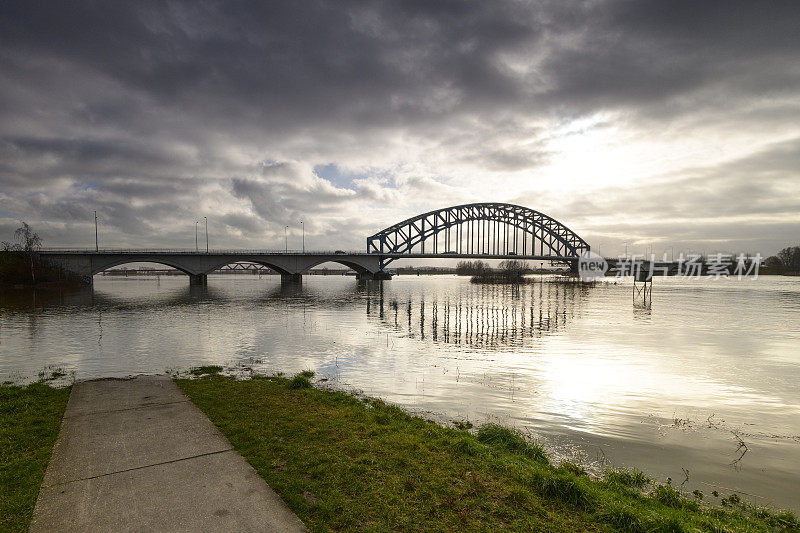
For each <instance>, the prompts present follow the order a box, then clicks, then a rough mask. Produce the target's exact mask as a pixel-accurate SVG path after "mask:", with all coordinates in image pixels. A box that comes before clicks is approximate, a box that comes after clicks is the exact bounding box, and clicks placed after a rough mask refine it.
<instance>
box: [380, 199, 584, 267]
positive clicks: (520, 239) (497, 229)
mask: <svg viewBox="0 0 800 533" xmlns="http://www.w3.org/2000/svg"><path fill="white" fill-rule="evenodd" d="M588 250H589V244H588V243H587V242H586V241H585V240H583V239H582V238H581V237H579V236H578V235H577V234H576V233H575V232H574V231H572V230H571V229H569V228H568V227H567V226H565V225H564V224H562V223H561V222H559V221H557V220H555V219H554V218H551V217H549V216H547V215H545V214H544V213H540V212H539V211H535V210H533V209H530V208H527V207H523V206H519V205H514V204H506V203H477V204H464V205H457V206H453V207H446V208H443V209H437V210H435V211H430V212H428V213H423V214H421V215H417V216H415V217H412V218H409V219H407V220H404V221H402V222H399V223H397V224H394V225H393V226H390V227H388V228H386V229H384V230H382V231H379V232H378V233H376V234H375V235H372V236H370V237H368V238H367V253H376V254H388V255H396V254H412V253H414V254H426V255H427V254H431V255H456V256H459V255H461V256H464V255H467V256H475V255H478V256H484V255H485V256H489V257H491V256H499V257H503V256H510V255H516V256H522V257H528V258H543V259H548V258H553V259H560V260H563V259H577V258H578V257H579V256H580V254H581V253H582V252H584V251H588Z"/></svg>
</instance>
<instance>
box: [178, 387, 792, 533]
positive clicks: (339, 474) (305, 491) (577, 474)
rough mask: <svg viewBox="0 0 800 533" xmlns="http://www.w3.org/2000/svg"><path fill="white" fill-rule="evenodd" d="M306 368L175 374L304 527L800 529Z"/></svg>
mask: <svg viewBox="0 0 800 533" xmlns="http://www.w3.org/2000/svg"><path fill="white" fill-rule="evenodd" d="M309 377H310V376H309V375H305V376H303V375H298V376H295V377H294V378H292V379H287V378H283V377H277V376H275V377H260V378H258V377H257V378H254V379H252V380H248V381H235V380H234V379H231V378H227V377H221V376H218V375H211V376H205V377H203V378H201V379H194V380H192V379H179V380H177V383H178V386H179V387H180V388H181V389H182V390H183V391H184V392H185V393H186V394H187V395H188V396H189V397H190V398H191V399H192V401H193V402H194V403H195V404H196V405H197V406H198V407H199V408H200V409H201V410H202V411H203V412H205V413H206V415H207V416H208V417H209V418H210V419H211V420H212V421H213V422H214V424H216V425H217V427H219V428H220V430H221V431H222V432H223V433H224V434H225V435H226V436H227V437H228V439H229V440H230V441H231V443H232V444H233V446H234V447H235V448H236V450H237V451H238V452H239V453H241V454H242V455H243V456H244V457H245V458H246V459H247V460H248V462H250V464H252V465H253V466H254V467H255V469H256V470H257V471H258V472H259V474H260V475H261V476H262V477H264V479H265V480H266V481H267V482H268V483H269V484H270V485H271V486H272V487H273V489H275V490H276V491H277V492H278V493H279V494H280V495H281V496H282V497H283V499H284V500H285V501H286V502H287V503H288V504H289V506H290V507H291V508H292V510H293V511H294V512H295V513H297V515H298V516H299V517H300V518H301V519H302V520H303V521H304V522H305V523H306V525H307V526H308V527H309V528H310V529H311V530H313V531H325V530H353V529H366V530H378V531H386V530H411V531H414V530H484V531H491V530H500V529H504V530H518V531H614V530H622V531H800V524H799V523H798V521H797V519H796V518H795V517H794V515H793V514H791V513H788V512H787V513H776V512H774V511H770V510H766V509H757V508H754V507H750V506H748V505H747V504H745V503H743V502H741V501H740V500H739V499H738V498H732V497H731V498H728V500H727V507H726V508H714V507H711V506H708V505H706V504H705V503H703V502H701V501H698V500H697V499H694V498H690V497H687V496H686V495H683V494H681V493H680V492H679V491H677V490H675V489H674V488H672V487H671V486H669V485H661V484H657V483H653V482H652V481H651V480H649V479H648V478H647V477H646V476H645V475H643V474H642V473H641V472H624V471H608V472H607V473H606V475H605V476H604V478H603V479H590V478H589V476H587V475H586V474H585V472H583V470H582V469H581V468H580V467H579V466H577V465H574V464H563V465H558V466H556V465H553V464H551V463H550V461H549V460H548V458H547V456H546V454H545V453H544V451H543V450H542V449H541V448H540V447H539V446H537V445H536V444H535V443H531V442H529V441H527V440H526V439H524V438H523V437H522V436H521V435H520V434H518V433H515V432H514V431H511V430H509V429H507V428H503V427H500V426H496V425H487V426H483V427H482V428H480V429H479V430H478V431H474V430H470V429H468V428H464V427H462V428H461V429H459V428H448V427H443V426H441V425H438V424H435V423H432V422H429V421H425V420H423V419H421V418H417V417H413V416H410V415H408V414H407V413H405V412H404V411H402V410H401V409H399V408H397V407H394V406H390V405H386V404H385V403H383V402H381V401H380V400H360V399H358V398H355V397H353V396H351V395H348V394H345V393H342V392H336V391H328V390H320V389H317V388H314V387H312V386H311V383H310V382H309V379H308V378H309ZM697 496H698V497H699V495H697Z"/></svg>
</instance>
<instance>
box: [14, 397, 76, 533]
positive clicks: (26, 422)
mask: <svg viewBox="0 0 800 533" xmlns="http://www.w3.org/2000/svg"><path fill="white" fill-rule="evenodd" d="M69 391H70V389H69V388H63V389H54V388H52V387H49V386H48V385H45V384H43V383H35V384H33V385H28V386H27V387H18V386H15V385H2V386H0V531H27V530H28V525H29V524H30V521H31V516H32V515H33V507H34V505H35V504H36V497H37V495H38V494H39V486H40V485H41V483H42V478H43V477H44V471H45V468H47V462H48V461H49V460H50V453H51V452H52V450H53V445H54V444H55V442H56V437H58V430H59V427H60V425H61V417H62V416H63V414H64V409H65V408H66V406H67V400H68V399H69Z"/></svg>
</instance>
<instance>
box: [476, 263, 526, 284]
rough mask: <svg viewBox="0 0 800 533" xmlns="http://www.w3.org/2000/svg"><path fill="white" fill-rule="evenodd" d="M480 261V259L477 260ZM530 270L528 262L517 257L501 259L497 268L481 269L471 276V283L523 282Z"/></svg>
mask: <svg viewBox="0 0 800 533" xmlns="http://www.w3.org/2000/svg"><path fill="white" fill-rule="evenodd" d="M478 262H480V261H478ZM529 272H531V269H530V268H529V266H528V263H526V262H525V261H520V260H519V259H506V260H504V261H501V262H500V264H499V265H498V268H497V269H483V270H482V271H481V272H480V273H477V274H475V275H473V276H472V279H471V280H470V281H472V283H512V284H518V283H525V281H526V280H525V274H528V273H529Z"/></svg>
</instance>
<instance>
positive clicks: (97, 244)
mask: <svg viewBox="0 0 800 533" xmlns="http://www.w3.org/2000/svg"><path fill="white" fill-rule="evenodd" d="M94 251H95V252H99V251H100V241H99V240H98V238H97V211H95V212H94Z"/></svg>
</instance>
